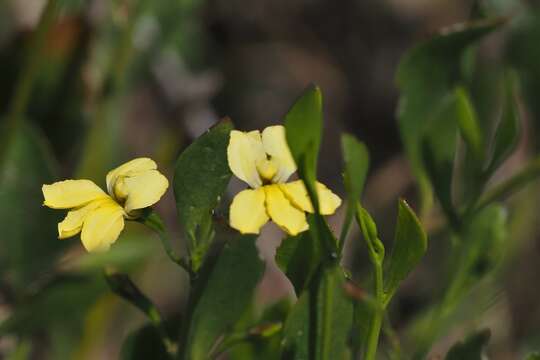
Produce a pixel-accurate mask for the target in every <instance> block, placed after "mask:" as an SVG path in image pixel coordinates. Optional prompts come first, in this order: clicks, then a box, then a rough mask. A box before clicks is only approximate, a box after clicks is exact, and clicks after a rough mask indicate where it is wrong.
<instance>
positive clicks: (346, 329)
mask: <svg viewBox="0 0 540 360" xmlns="http://www.w3.org/2000/svg"><path fill="white" fill-rule="evenodd" d="M318 285H319V286H318V289H317V298H316V303H317V305H316V306H317V319H316V326H317V331H316V337H317V341H316V348H315V357H314V358H315V359H320V360H330V359H345V354H347V344H348V342H349V336H350V332H351V329H352V324H353V311H354V309H353V303H352V301H351V299H350V298H349V297H348V296H347V295H346V293H345V288H344V287H345V277H344V275H343V269H341V267H340V266H338V265H336V266H333V267H330V268H327V269H325V270H323V274H322V277H321V279H320V282H319V284H318Z"/></svg>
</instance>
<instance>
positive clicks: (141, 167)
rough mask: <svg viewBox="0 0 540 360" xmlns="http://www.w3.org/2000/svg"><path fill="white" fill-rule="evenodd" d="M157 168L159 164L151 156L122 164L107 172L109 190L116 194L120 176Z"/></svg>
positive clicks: (112, 194) (110, 192)
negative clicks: (115, 190) (115, 186)
mask: <svg viewBox="0 0 540 360" xmlns="http://www.w3.org/2000/svg"><path fill="white" fill-rule="evenodd" d="M155 169H157V164H156V162H155V161H154V160H152V159H150V158H136V159H133V160H131V161H128V162H127V163H125V164H122V165H120V166H119V167H117V168H116V169H113V170H111V171H109V173H108V174H107V178H106V181H107V192H108V193H109V194H111V196H114V192H113V191H114V189H113V188H114V184H115V183H116V180H117V179H118V177H120V176H132V175H134V174H137V173H140V172H144V171H148V170H155Z"/></svg>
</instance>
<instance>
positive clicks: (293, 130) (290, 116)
mask: <svg viewBox="0 0 540 360" xmlns="http://www.w3.org/2000/svg"><path fill="white" fill-rule="evenodd" d="M284 124H285V131H286V136H287V143H288V144H289V148H290V150H291V154H292V156H293V158H294V160H295V162H296V164H297V166H298V172H299V174H300V177H301V178H302V180H304V182H305V184H306V188H307V190H308V192H309V195H310V198H311V199H312V203H313V204H314V207H315V208H316V210H317V208H318V204H319V203H318V201H315V200H316V199H317V194H316V191H315V180H316V177H317V156H318V153H319V146H320V143H321V134H322V128H323V113H322V94H321V91H320V89H319V88H318V87H317V86H311V87H309V88H308V89H307V90H306V91H305V92H304V93H303V94H302V96H300V98H299V99H298V100H297V101H296V102H295V103H294V105H293V106H292V108H291V109H290V110H289V112H288V113H287V115H286V116H285V121H284Z"/></svg>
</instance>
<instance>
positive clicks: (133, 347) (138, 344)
mask: <svg viewBox="0 0 540 360" xmlns="http://www.w3.org/2000/svg"><path fill="white" fill-rule="evenodd" d="M120 359H121V360H145V359H156V360H171V359H172V358H171V356H170V355H169V354H168V353H167V349H165V346H164V345H163V342H162V341H161V337H160V334H159V332H158V331H157V330H156V328H155V327H154V326H152V325H150V324H149V325H146V326H143V327H142V328H140V329H138V330H136V331H134V332H132V333H131V334H129V336H128V337H127V338H126V340H125V341H124V343H123V344H122V350H121V352H120Z"/></svg>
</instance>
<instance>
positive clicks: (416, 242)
mask: <svg viewBox="0 0 540 360" xmlns="http://www.w3.org/2000/svg"><path fill="white" fill-rule="evenodd" d="M427 245H428V244H427V236H426V233H425V231H424V229H423V228H422V225H421V224H420V221H419V220H418V218H417V217H416V215H415V213H414V211H413V210H412V209H411V208H410V207H409V205H408V204H407V203H406V202H405V200H400V201H399V206H398V218H397V226H396V235H395V239H394V247H393V249H392V254H391V255H390V257H389V258H388V260H387V261H388V262H387V264H388V265H387V266H388V267H387V271H386V274H385V277H384V279H385V284H384V291H385V293H386V296H387V298H386V300H385V301H388V300H389V299H390V298H391V297H392V295H393V294H394V292H395V291H396V290H397V288H398V286H399V284H400V282H401V281H403V280H404V279H405V278H406V277H407V275H409V273H410V272H411V271H412V270H413V269H414V268H415V267H416V265H417V264H418V262H419V261H420V260H421V259H422V257H423V256H424V254H425V253H426V250H427Z"/></svg>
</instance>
